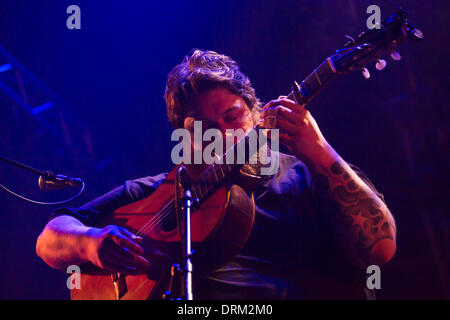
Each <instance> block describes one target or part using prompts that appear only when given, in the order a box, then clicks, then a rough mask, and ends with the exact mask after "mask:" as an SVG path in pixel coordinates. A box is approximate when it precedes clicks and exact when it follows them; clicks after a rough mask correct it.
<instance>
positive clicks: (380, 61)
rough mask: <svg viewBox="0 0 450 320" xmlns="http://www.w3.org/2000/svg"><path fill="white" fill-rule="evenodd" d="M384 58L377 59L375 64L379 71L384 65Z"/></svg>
mask: <svg viewBox="0 0 450 320" xmlns="http://www.w3.org/2000/svg"><path fill="white" fill-rule="evenodd" d="M386 64H387V63H386V60H383V59H378V61H377V64H376V65H375V68H377V70H379V71H381V70H383V69H384V68H385V67H386Z"/></svg>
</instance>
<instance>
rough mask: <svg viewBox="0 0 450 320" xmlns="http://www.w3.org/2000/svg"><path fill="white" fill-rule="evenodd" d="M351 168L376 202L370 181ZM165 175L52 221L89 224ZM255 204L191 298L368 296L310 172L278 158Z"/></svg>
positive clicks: (117, 190) (290, 160)
mask: <svg viewBox="0 0 450 320" xmlns="http://www.w3.org/2000/svg"><path fill="white" fill-rule="evenodd" d="M352 168H353V169H354V170H355V172H356V173H357V174H358V175H359V176H360V177H361V178H362V179H363V180H364V181H365V182H366V183H367V184H368V185H369V186H370V187H371V188H372V189H373V190H374V191H375V192H376V193H377V194H378V195H379V196H380V198H381V199H383V197H382V195H380V194H379V193H378V192H377V191H376V190H375V188H374V187H373V185H372V184H371V183H370V181H369V179H368V178H367V177H366V176H365V175H364V174H363V173H362V172H361V171H360V170H359V169H358V168H356V167H354V166H352ZM166 176H167V174H166V173H163V174H159V175H157V176H150V177H145V178H140V179H136V180H129V181H126V182H125V184H124V185H123V186H120V187H117V188H115V189H114V190H112V191H110V192H109V193H107V194H105V195H103V196H101V197H99V198H97V199H95V200H93V201H91V202H89V203H87V204H85V205H83V206H81V207H79V208H60V209H57V210H55V211H54V212H53V213H52V215H51V218H53V217H56V216H59V215H71V216H73V217H76V218H77V219H79V220H80V221H82V222H83V223H84V224H86V225H90V226H95V225H97V222H98V221H99V219H101V218H102V217H103V216H105V215H107V214H110V213H111V212H113V211H114V210H115V209H117V208H120V207H122V206H124V205H126V204H129V203H131V202H135V201H138V200H141V199H143V198H145V197H147V196H149V195H150V194H151V193H152V192H153V191H154V190H155V189H156V188H157V187H158V186H159V185H160V184H161V182H162V181H163V180H164V178H165V177H166ZM255 204H256V215H255V223H254V226H253V229H252V231H251V234H250V237H249V239H248V241H247V243H246V244H245V246H244V247H243V249H242V250H241V252H240V253H239V254H238V255H237V256H236V257H235V258H234V259H233V260H232V261H229V262H228V263H226V264H225V265H223V266H221V267H219V268H217V269H215V270H214V271H212V272H209V273H208V274H206V275H200V276H198V275H196V277H195V278H194V289H195V290H194V295H195V297H196V298H198V299H365V298H367V294H368V292H367V290H365V270H360V269H357V268H355V267H353V266H352V265H351V264H350V263H349V261H348V260H347V259H346V256H345V254H344V253H343V252H342V250H341V248H339V246H338V245H337V243H336V241H335V239H334V234H333V228H332V226H331V225H329V224H328V223H327V219H326V215H325V212H323V210H321V208H320V201H319V198H318V195H317V193H316V191H315V187H314V184H313V182H312V179H311V176H310V173H309V171H308V170H307V168H306V166H305V165H304V164H303V163H302V162H301V161H299V160H298V159H297V158H295V157H293V156H289V155H285V154H280V157H279V171H278V173H277V174H276V175H274V176H271V177H266V179H263V180H262V182H261V183H260V185H259V186H258V187H257V189H256V191H255ZM194 268H195V266H194ZM194 270H195V269H194ZM194 275H195V273H194Z"/></svg>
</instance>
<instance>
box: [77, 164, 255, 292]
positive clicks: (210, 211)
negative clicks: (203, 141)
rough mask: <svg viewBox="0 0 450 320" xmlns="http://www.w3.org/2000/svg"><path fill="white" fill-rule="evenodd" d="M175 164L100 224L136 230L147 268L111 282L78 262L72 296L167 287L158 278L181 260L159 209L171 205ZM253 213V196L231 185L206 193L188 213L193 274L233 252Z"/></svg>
mask: <svg viewBox="0 0 450 320" xmlns="http://www.w3.org/2000/svg"><path fill="white" fill-rule="evenodd" d="M176 169H177V167H175V168H174V169H173V170H172V171H171V172H170V173H169V175H168V176H167V177H166V179H165V180H164V181H163V182H162V184H161V185H160V186H159V187H158V188H157V189H156V190H155V191H154V192H153V193H152V194H151V195H150V196H149V197H147V198H145V199H142V200H140V201H136V202H133V203H131V204H129V205H126V206H124V207H122V208H119V209H117V210H116V211H114V213H113V214H111V216H110V217H108V218H107V219H105V221H103V222H102V225H101V227H103V226H107V225H110V224H114V225H118V226H122V227H125V228H126V229H128V230H129V231H131V232H133V233H138V232H139V234H140V235H142V237H143V240H142V243H140V245H141V246H142V247H143V248H144V257H145V258H146V259H147V260H148V261H150V263H151V266H152V267H151V270H150V271H149V273H148V274H142V275H127V276H123V275H120V277H119V281H118V283H116V286H115V285H114V282H113V278H112V274H111V272H109V271H106V270H102V269H100V268H97V267H95V266H94V265H92V264H86V265H83V266H81V275H80V282H81V285H80V289H72V290H71V298H72V299H73V300H91V299H101V300H109V299H118V298H120V299H132V300H142V299H161V297H162V296H161V293H162V292H164V290H166V289H167V288H161V286H162V284H163V282H164V281H163V279H166V278H167V274H168V272H169V270H170V267H171V265H172V264H173V263H176V262H178V263H181V262H182V246H181V239H180V234H179V228H178V226H177V220H176V215H175V214H172V215H166V219H165V220H162V217H163V215H162V214H163V213H164V212H166V211H167V210H165V209H167V208H169V207H171V206H172V207H173V205H174V199H175V178H176V171H177V170H176ZM254 217H255V204H254V199H253V196H252V195H251V196H249V195H248V194H247V192H246V191H244V190H243V189H242V188H241V187H239V186H238V185H236V184H235V185H232V186H230V187H229V186H227V185H225V186H221V187H218V188H217V189H216V190H215V191H214V193H212V194H211V195H210V196H209V197H208V198H206V199H205V201H203V202H202V203H201V204H200V206H199V208H198V209H196V210H194V211H193V212H192V213H191V239H192V247H193V249H194V251H195V252H194V255H193V257H192V261H193V265H194V273H195V272H200V271H204V270H208V269H209V268H211V267H213V266H215V265H220V263H223V262H225V261H226V260H227V259H230V258H232V257H233V256H234V255H235V254H237V252H239V250H240V249H241V247H242V246H243V245H244V244H245V242H246V240H247V238H248V236H249V235H250V231H251V229H252V227H253V222H254ZM149 221H150V222H151V223H149ZM144 227H145V228H144ZM118 284H119V288H117V285H118Z"/></svg>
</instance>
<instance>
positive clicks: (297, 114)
mask: <svg viewBox="0 0 450 320" xmlns="http://www.w3.org/2000/svg"><path fill="white" fill-rule="evenodd" d="M273 118H275V119H277V120H276V122H275V124H273V121H272V120H270V119H273ZM260 119H261V122H262V126H263V127H267V128H277V129H279V130H280V131H279V138H280V142H281V143H283V144H284V145H286V146H287V147H288V148H289V149H290V150H291V152H292V153H293V154H294V155H295V156H296V157H297V158H298V159H300V160H301V161H303V162H304V163H305V164H306V166H307V167H308V169H309V171H310V172H311V175H312V178H313V184H314V185H315V186H316V189H317V191H318V194H319V197H320V199H321V206H322V208H323V209H324V210H323V211H324V214H325V216H326V219H327V220H328V221H329V222H330V223H331V225H332V227H333V229H334V231H335V234H336V239H337V241H338V242H339V243H340V245H341V247H342V248H343V250H344V251H345V252H346V253H347V255H348V257H349V258H350V261H351V262H352V263H353V264H355V265H357V266H359V267H363V268H364V267H365V266H367V265H370V264H377V265H382V264H384V263H386V262H388V261H389V260H390V259H392V257H393V256H394V253H395V250H396V243H395V238H396V226H395V222H394V219H393V217H392V215H391V213H390V211H389V209H388V208H387V206H386V205H385V203H384V202H383V201H382V200H381V199H380V198H379V197H378V196H377V194H376V193H375V192H374V191H373V190H372V189H371V188H370V187H369V186H368V185H367V184H366V183H365V182H364V181H363V180H362V179H361V178H360V177H359V176H358V175H357V174H356V173H355V172H354V170H353V169H352V168H351V167H350V166H349V165H348V164H347V163H346V162H345V161H344V160H343V159H342V158H341V157H340V156H339V155H338V154H337V152H336V151H335V150H334V149H333V148H332V147H331V146H330V145H329V144H328V142H327V141H326V140H325V138H324V137H323V135H322V133H321V131H320V129H319V127H318V125H317V123H316V121H315V119H314V118H313V117H312V115H311V114H310V112H309V111H308V110H306V109H305V108H304V107H303V106H300V105H298V104H297V103H295V101H292V100H289V99H286V97H280V98H279V99H277V100H272V101H270V102H269V103H268V104H266V105H265V106H264V108H263V112H262V113H261V115H260Z"/></svg>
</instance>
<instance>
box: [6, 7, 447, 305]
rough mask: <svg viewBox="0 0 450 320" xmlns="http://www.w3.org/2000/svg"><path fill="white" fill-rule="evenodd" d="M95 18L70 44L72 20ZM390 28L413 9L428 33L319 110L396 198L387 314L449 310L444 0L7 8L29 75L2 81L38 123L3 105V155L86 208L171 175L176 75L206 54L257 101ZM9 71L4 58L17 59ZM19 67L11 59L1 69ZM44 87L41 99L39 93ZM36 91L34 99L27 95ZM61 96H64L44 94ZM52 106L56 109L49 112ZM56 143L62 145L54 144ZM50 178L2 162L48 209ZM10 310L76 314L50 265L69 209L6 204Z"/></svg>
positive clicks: (9, 43) (12, 47)
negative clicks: (48, 230)
mask: <svg viewBox="0 0 450 320" xmlns="http://www.w3.org/2000/svg"><path fill="white" fill-rule="evenodd" d="M71 4H76V5H78V6H79V7H80V8H81V30H68V29H67V28H66V19H67V18H68V16H69V14H67V13H66V8H67V7H68V6H69V5H71ZM371 4H377V5H379V6H380V8H381V16H382V19H384V18H386V17H387V16H388V15H390V14H391V13H392V12H393V10H394V8H395V7H396V6H398V5H400V6H402V7H403V8H405V9H407V10H408V11H409V20H410V22H411V23H413V24H414V25H416V26H417V27H419V28H420V29H421V30H422V31H423V32H424V34H425V39H424V40H423V41H422V42H421V43H416V42H414V41H407V42H406V43H405V44H404V45H403V46H402V47H401V48H400V50H399V51H400V54H401V55H402V57H403V59H402V60H401V61H400V62H394V61H392V60H391V59H387V61H388V65H387V67H386V69H385V70H384V71H382V72H378V71H376V70H375V69H374V67H373V65H372V66H369V69H370V71H371V73H372V77H371V79H370V80H364V79H363V77H362V75H361V74H360V73H359V72H355V73H352V74H350V75H348V76H343V77H338V78H337V80H336V81H334V82H333V83H332V84H331V85H330V86H329V87H327V88H326V89H325V90H324V91H323V92H322V93H321V94H320V95H319V96H318V97H316V98H315V99H314V100H313V102H312V103H311V104H310V111H311V113H312V114H313V116H314V117H315V119H316V120H317V122H318V124H319V126H320V128H321V130H322V132H323V133H324V135H325V137H326V138H327V140H328V141H329V142H330V143H331V145H332V146H333V147H334V148H335V149H336V150H337V151H338V152H339V153H340V154H341V156H342V157H343V158H344V159H345V160H347V161H348V162H351V163H353V164H356V165H357V166H358V167H360V168H361V169H362V170H363V171H364V172H365V173H366V174H367V175H368V176H369V177H370V178H371V180H372V182H373V183H374V184H375V185H376V187H377V188H378V189H379V191H381V192H382V193H383V194H384V195H385V199H386V201H387V203H388V205H389V207H390V209H391V211H392V212H393V214H394V216H395V218H396V222H397V226H398V250H397V254H396V256H395V257H394V259H393V260H392V261H391V262H390V263H388V264H387V265H386V266H385V267H383V268H382V280H381V283H382V289H381V290H378V292H377V295H378V297H379V298H381V299H444V298H445V299H449V298H450V285H449V276H448V271H449V270H450V268H449V252H450V250H449V248H450V246H449V225H450V222H449V203H448V198H449V183H448V181H449V177H450V175H449V169H448V163H449V160H450V156H449V152H448V151H449V144H448V141H449V135H448V127H449V119H450V114H449V110H448V106H449V86H448V77H449V71H450V70H449V63H448V57H449V56H450V45H449V44H448V43H449V42H448V40H449V39H448V27H449V24H448V21H449V19H450V17H449V12H450V10H449V5H448V1H446V0H437V1H418V0H414V1H403V0H398V1H375V2H374V1H356V0H336V1H331V0H330V1H325V0H307V1H301V0H289V1H261V0H258V1H180V0H174V1H166V2H156V1H155V2H153V1H129V2H125V1H114V2H113V1H79V0H73V1H11V0H9V1H5V0H3V1H2V2H1V3H0V46H2V47H3V48H5V49H6V50H7V51H8V52H9V53H10V54H11V55H12V56H14V57H15V58H16V59H17V60H18V61H19V62H20V63H21V64H22V65H23V66H24V68H26V69H27V70H28V71H29V72H30V73H31V74H32V75H34V76H35V77H36V79H35V80H33V78H32V76H31V75H28V74H27V72H26V71H24V69H20V68H17V69H14V70H10V71H7V72H3V74H1V75H0V77H2V78H0V79H2V80H3V81H4V82H6V83H9V84H10V85H11V87H12V88H15V89H16V91H17V92H20V94H21V97H22V98H23V97H26V99H27V101H28V102H27V103H28V104H30V105H32V106H36V105H39V104H42V103H44V102H46V101H48V100H49V99H50V100H51V101H53V102H55V106H54V107H53V108H51V109H48V110H46V111H43V112H41V113H39V114H38V115H34V116H33V115H31V114H30V113H28V112H27V111H26V109H25V108H24V107H23V106H21V105H20V104H19V103H18V102H17V101H15V100H14V99H12V98H11V96H10V95H9V94H7V93H6V92H5V91H4V90H0V154H2V155H4V156H7V157H10V158H13V159H16V160H18V161H21V162H24V163H27V164H29V165H31V166H34V167H37V168H40V169H50V170H52V171H54V172H56V173H60V174H66V175H69V176H75V177H82V178H83V179H84V180H85V181H86V183H87V188H86V191H85V192H84V193H83V194H82V196H81V197H80V198H78V199H77V200H75V201H74V202H73V203H71V205H73V206H77V205H80V204H82V203H84V202H86V201H88V200H90V199H92V198H94V197H96V196H99V195H101V194H103V193H105V192H107V191H109V190H110V189H112V188H113V187H116V186H118V185H120V184H122V183H123V182H124V181H125V180H126V179H134V178H138V177H142V176H146V175H154V174H157V173H159V172H162V171H168V170H170V168H171V166H172V164H171V161H170V150H171V146H172V144H171V143H170V134H171V132H172V131H171V127H170V125H169V123H168V121H167V117H166V111H165V105H164V101H163V99H162V96H163V93H164V88H165V81H166V78H167V74H168V73H169V71H170V70H171V68H172V67H173V66H175V65H176V64H177V63H179V62H180V61H181V60H182V58H183V57H184V55H185V54H187V53H188V52H189V51H190V50H191V49H192V48H201V49H210V50H215V51H218V52H220V53H224V54H227V55H229V56H231V57H232V58H234V59H235V60H237V61H238V62H239V63H240V64H241V67H242V70H243V71H244V73H246V74H247V75H248V76H249V77H250V79H251V80H252V83H253V86H254V87H255V89H256V92H257V95H258V96H259V97H260V98H261V99H262V100H263V101H268V100H270V99H274V98H276V97H278V96H279V95H282V94H287V93H289V91H290V86H291V84H292V82H293V80H297V81H301V80H302V79H304V78H305V77H306V76H307V75H308V74H309V73H310V72H311V71H312V70H313V69H314V68H316V67H317V66H318V65H319V64H320V63H321V62H322V61H323V60H324V59H325V58H326V57H327V56H329V55H331V54H332V53H333V52H334V50H336V49H339V48H340V47H342V45H343V44H344V43H345V42H346V40H347V39H346V38H345V37H344V35H352V36H356V35H357V34H359V33H360V32H361V31H364V30H366V20H367V18H368V16H369V15H368V14H366V8H367V7H368V6H369V5H371ZM2 59H3V57H2ZM2 61H3V62H1V63H0V65H1V64H3V63H6V62H5V61H6V60H4V59H3V60H2ZM37 81H39V82H40V83H41V84H40V85H38V84H37ZM20 83H21V85H22V89H21V85H20ZM44 86H45V87H46V88H49V90H50V91H51V93H52V94H54V96H51V93H50V92H46V91H45V89H44ZM49 97H51V98H49ZM51 130H54V131H55V132H52V131H51ZM36 181H37V177H36V176H35V175H33V174H30V173H28V172H24V171H21V170H19V169H16V168H14V167H12V166H10V165H7V164H3V163H0V183H1V184H3V185H5V186H8V187H9V188H11V189H13V190H14V191H16V192H19V193H21V194H24V195H26V196H29V197H31V198H33V199H38V200H41V201H57V200H61V199H63V198H65V197H68V196H71V195H73V194H74V193H75V192H76V190H75V191H73V190H72V191H59V192H55V193H51V194H47V193H43V192H41V191H39V189H38V188H37V184H36ZM0 201H1V210H0V214H1V222H0V298H1V299H67V298H68V290H67V288H66V279H67V275H65V274H64V273H62V272H58V271H55V270H53V269H51V268H50V267H48V266H47V265H46V264H45V263H44V262H42V260H40V259H39V258H38V257H37V256H36V254H35V241H36V238H37V236H38V235H39V233H40V231H41V230H42V228H43V227H44V225H45V223H46V221H47V218H48V215H49V213H50V211H51V210H52V208H54V207H44V206H36V205H32V204H29V203H27V202H24V201H22V200H19V199H17V198H14V197H12V196H11V195H9V194H8V193H6V192H4V191H3V190H0Z"/></svg>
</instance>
